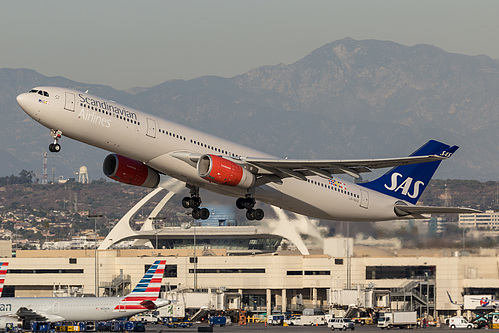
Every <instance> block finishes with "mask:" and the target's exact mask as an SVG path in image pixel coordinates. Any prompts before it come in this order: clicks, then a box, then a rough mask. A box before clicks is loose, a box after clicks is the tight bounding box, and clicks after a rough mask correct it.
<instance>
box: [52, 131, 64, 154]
mask: <svg viewBox="0 0 499 333" xmlns="http://www.w3.org/2000/svg"><path fill="white" fill-rule="evenodd" d="M50 135H51V136H52V138H53V139H54V142H53V143H51V144H50V145H49V151H50V152H52V153H58V152H60V151H61V145H60V144H59V139H60V138H61V136H62V132H61V131H59V130H50Z"/></svg>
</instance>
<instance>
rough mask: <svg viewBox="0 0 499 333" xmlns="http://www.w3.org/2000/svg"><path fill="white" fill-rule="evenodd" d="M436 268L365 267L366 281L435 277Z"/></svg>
mask: <svg viewBox="0 0 499 333" xmlns="http://www.w3.org/2000/svg"><path fill="white" fill-rule="evenodd" d="M436 273H437V272H436V266H367V267H366V279H367V280H382V279H414V278H421V277H423V278H430V279H433V278H435V276H436Z"/></svg>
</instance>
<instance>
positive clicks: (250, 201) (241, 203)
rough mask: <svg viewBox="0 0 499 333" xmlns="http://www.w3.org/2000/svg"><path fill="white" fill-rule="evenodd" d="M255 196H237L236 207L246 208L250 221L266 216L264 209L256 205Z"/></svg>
mask: <svg viewBox="0 0 499 333" xmlns="http://www.w3.org/2000/svg"><path fill="white" fill-rule="evenodd" d="M255 203H256V201H255V198H253V196H252V195H251V194H246V196H245V197H244V198H237V200H236V207H237V208H239V209H246V218H247V219H248V220H250V221H253V220H257V221H260V220H261V219H263V217H264V216H265V213H264V212H263V210H262V209H260V208H257V209H253V207H255Z"/></svg>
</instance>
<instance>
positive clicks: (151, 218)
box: [149, 216, 166, 250]
mask: <svg viewBox="0 0 499 333" xmlns="http://www.w3.org/2000/svg"><path fill="white" fill-rule="evenodd" d="M149 219H150V220H153V222H154V221H156V220H165V219H166V217H163V216H150V217H149ZM154 230H155V236H156V250H157V249H158V228H156V223H154Z"/></svg>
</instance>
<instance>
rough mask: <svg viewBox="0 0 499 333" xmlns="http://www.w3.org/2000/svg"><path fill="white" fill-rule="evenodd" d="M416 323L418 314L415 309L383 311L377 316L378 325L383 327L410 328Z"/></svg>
mask: <svg viewBox="0 0 499 333" xmlns="http://www.w3.org/2000/svg"><path fill="white" fill-rule="evenodd" d="M417 323H418V316H417V313H416V311H407V312H402V311H397V312H395V311H393V312H384V313H382V314H381V315H380V317H379V318H378V327H379V328H381V329H385V328H394V327H398V328H412V327H416V325H417Z"/></svg>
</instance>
